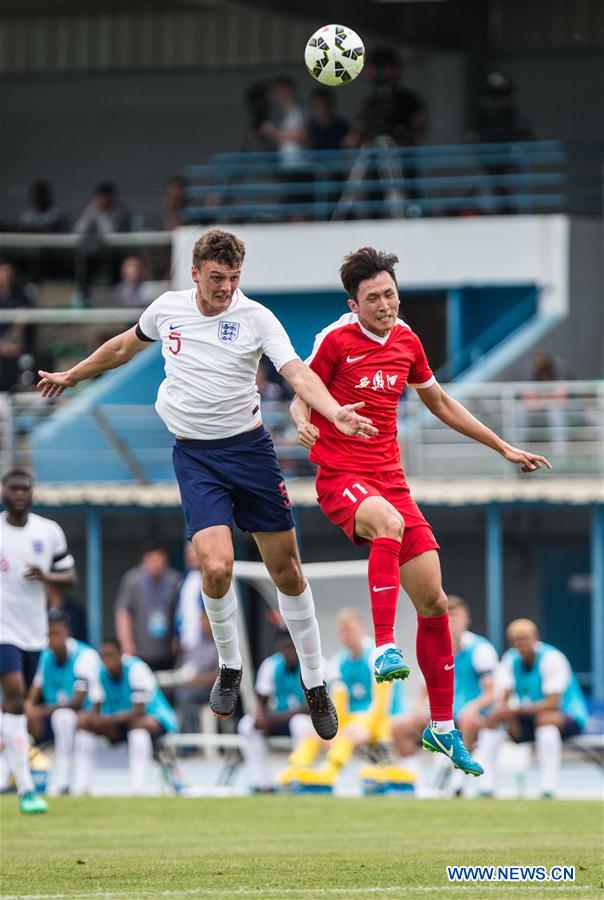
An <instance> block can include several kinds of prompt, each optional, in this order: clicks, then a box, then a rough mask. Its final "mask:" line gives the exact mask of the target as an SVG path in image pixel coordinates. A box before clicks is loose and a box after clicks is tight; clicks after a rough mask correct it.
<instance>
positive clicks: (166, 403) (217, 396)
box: [137, 288, 297, 440]
mask: <svg viewBox="0 0 604 900" xmlns="http://www.w3.org/2000/svg"><path fill="white" fill-rule="evenodd" d="M137 334H138V335H139V337H141V338H142V339H145V338H146V339H147V340H153V341H157V340H161V342H162V354H163V357H164V361H165V372H166V378H165V380H164V381H162V383H161V386H160V388H159V391H158V394H157V402H156V404H155V408H156V410H157V412H158V413H159V415H160V416H161V418H162V419H163V420H164V422H165V424H166V426H167V428H168V429H169V431H171V432H172V433H173V434H176V435H179V436H180V437H185V438H194V439H198V440H213V439H216V438H226V437H232V436H233V435H236V434H241V433H242V432H244V431H250V430H251V429H252V428H255V427H257V426H258V425H260V423H261V421H262V419H261V415H260V396H259V394H258V390H257V387H256V373H257V371H258V362H259V361H260V357H261V356H262V354H263V353H266V355H267V356H268V357H269V359H270V360H271V362H272V363H273V365H274V366H275V368H276V369H277V371H279V369H281V368H282V367H283V366H284V365H285V364H286V363H288V362H291V360H293V359H297V354H296V351H295V350H294V348H293V347H292V345H291V341H290V340H289V338H288V336H287V334H286V332H285V329H284V328H283V326H282V325H281V323H280V322H279V320H278V319H277V318H276V316H274V315H273V313H272V312H271V311H270V310H269V309H266V307H264V306H262V305H261V304H260V303H256V302H255V301H254V300H250V299H249V298H248V297H246V296H245V294H243V293H242V291H240V290H237V291H236V292H235V294H234V296H233V299H232V301H231V303H230V305H229V307H228V309H227V310H225V312H223V313H220V315H217V316H204V315H203V314H202V313H201V312H200V311H199V307H198V306H197V299H196V288H192V289H191V290H187V291H167V293H165V294H162V295H161V297H158V298H157V300H155V301H154V302H153V303H151V304H150V306H148V307H147V309H146V310H145V311H144V312H143V314H142V316H141V317H140V321H139V324H138V327H137Z"/></svg>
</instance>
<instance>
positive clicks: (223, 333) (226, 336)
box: [218, 322, 239, 344]
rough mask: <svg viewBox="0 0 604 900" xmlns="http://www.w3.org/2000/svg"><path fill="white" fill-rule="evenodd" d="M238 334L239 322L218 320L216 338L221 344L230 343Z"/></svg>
mask: <svg viewBox="0 0 604 900" xmlns="http://www.w3.org/2000/svg"><path fill="white" fill-rule="evenodd" d="M238 334H239V322H219V323H218V340H219V341H222V342H223V344H232V343H233V341H236V340H237V335H238Z"/></svg>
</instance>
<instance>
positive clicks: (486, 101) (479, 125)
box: [466, 72, 533, 144]
mask: <svg viewBox="0 0 604 900" xmlns="http://www.w3.org/2000/svg"><path fill="white" fill-rule="evenodd" d="M466 138H467V139H468V140H469V141H474V142H477V143H482V144H485V143H490V144H501V143H507V142H509V141H531V140H533V134H532V131H531V129H530V127H529V125H528V123H527V122H526V121H525V120H524V119H523V118H522V116H521V115H520V112H519V111H518V107H517V106H516V87H515V85H514V83H513V81H511V79H509V78H508V77H507V76H506V75H503V74H502V73H501V72H489V74H488V75H487V77H486V81H485V84H484V87H483V89H482V91H481V93H480V94H479V96H478V98H477V100H476V105H475V109H474V116H473V122H472V125H471V128H470V131H469V132H468V134H467V135H466Z"/></svg>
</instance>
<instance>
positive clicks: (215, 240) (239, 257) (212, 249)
mask: <svg viewBox="0 0 604 900" xmlns="http://www.w3.org/2000/svg"><path fill="white" fill-rule="evenodd" d="M244 258H245V244H244V243H243V241H240V240H239V238H238V237H235V235H234V234H231V233H230V231H221V230H220V229H219V228H212V230H211V231H206V233H205V234H204V235H203V236H202V237H200V238H199V240H198V241H197V243H196V244H195V246H194V247H193V265H194V266H195V268H196V269H199V268H200V266H201V264H202V263H204V262H207V261H208V260H211V261H212V262H217V263H220V265H221V266H228V267H229V268H230V269H239V268H240V266H242V265H243V260H244Z"/></svg>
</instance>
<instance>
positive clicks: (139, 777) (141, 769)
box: [128, 728, 153, 794]
mask: <svg viewBox="0 0 604 900" xmlns="http://www.w3.org/2000/svg"><path fill="white" fill-rule="evenodd" d="M152 756H153V744H152V743H151V735H150V734H149V732H148V731H147V730H146V728H133V729H132V730H131V731H129V732H128V762H129V763H130V778H131V781H132V792H133V793H134V794H143V793H144V791H145V785H146V782H147V772H148V770H149V765H150V763H151V758H152Z"/></svg>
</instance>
